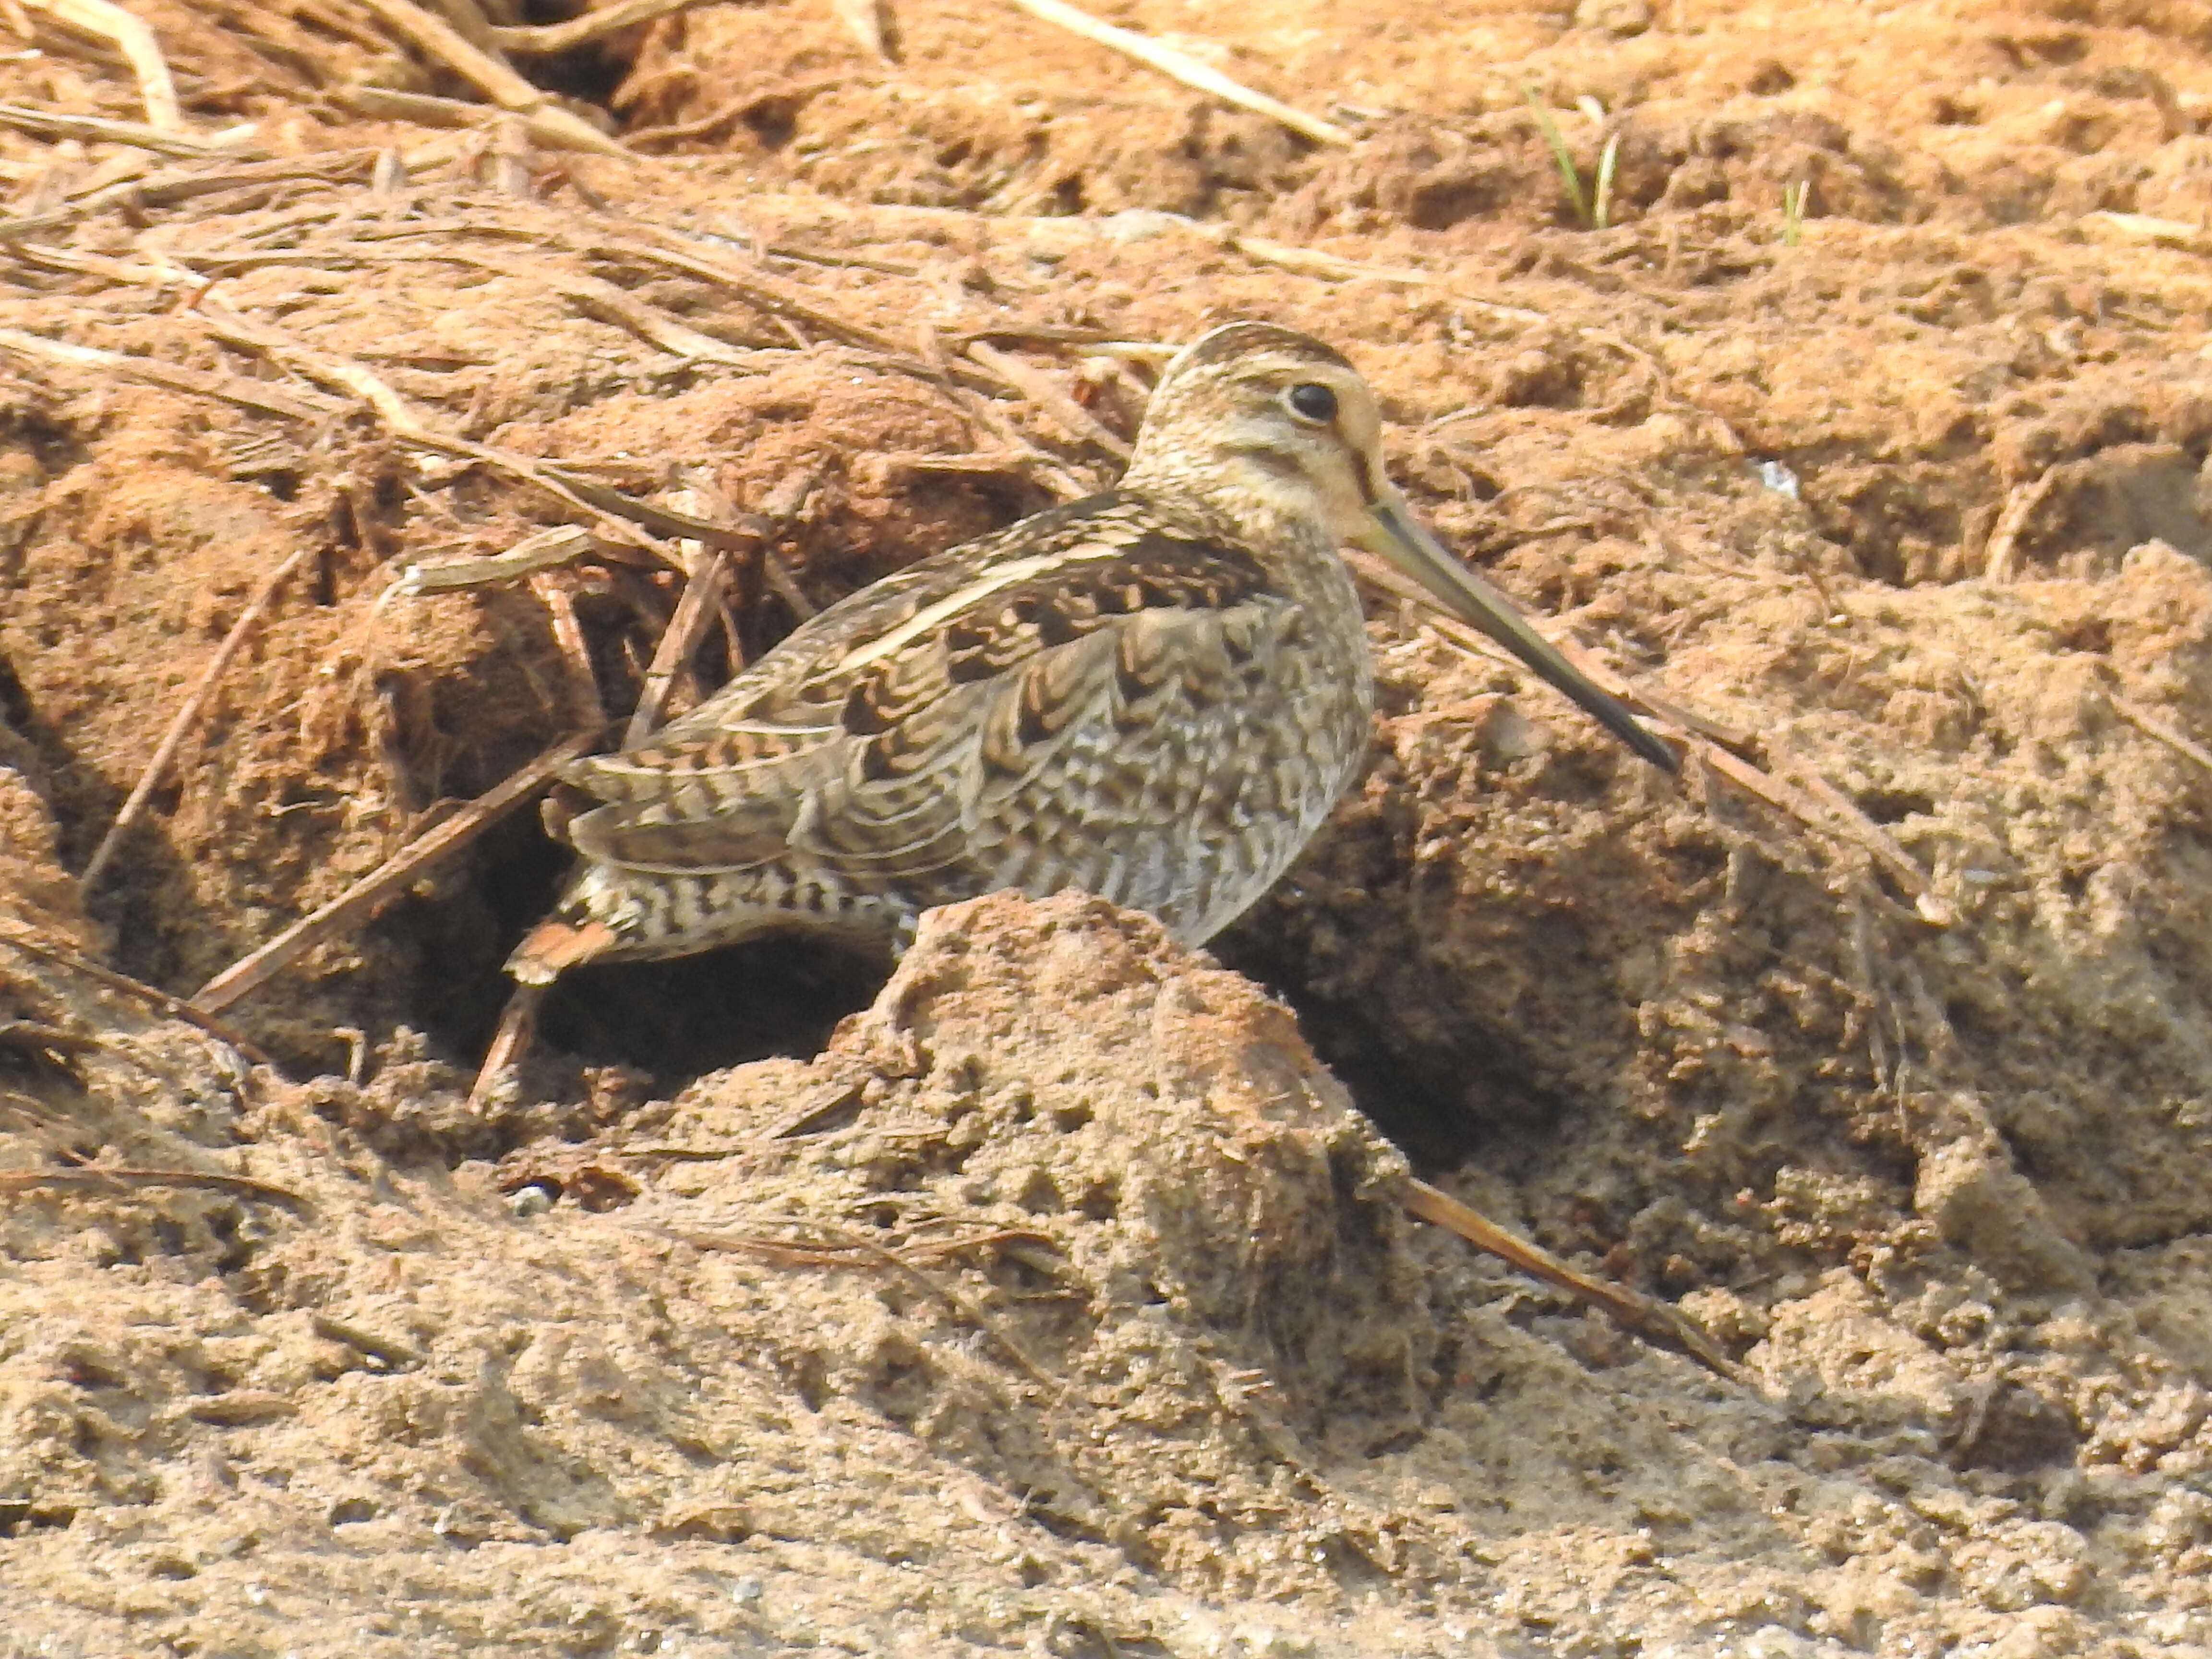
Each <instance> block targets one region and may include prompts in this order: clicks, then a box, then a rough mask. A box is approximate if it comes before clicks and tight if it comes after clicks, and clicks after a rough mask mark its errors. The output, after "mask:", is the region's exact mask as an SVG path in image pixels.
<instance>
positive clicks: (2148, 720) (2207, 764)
mask: <svg viewBox="0 0 2212 1659" xmlns="http://www.w3.org/2000/svg"><path fill="white" fill-rule="evenodd" d="M2107 695H2108V696H2111V698H2112V710H2113V712H2114V713H2115V714H2118V715H2119V717H2120V718H2121V719H2122V720H2125V721H2127V723H2128V724H2129V725H2130V726H2134V727H2136V730H2138V731H2140V732H2147V733H2148V734H2149V735H2150V736H2152V737H2154V738H2157V739H2158V740H2159V741H2160V743H2162V744H2166V746H2167V747H2169V748H2171V749H2172V750H2173V751H2174V753H2176V754H2178V755H2182V756H2185V757H2187V758H2189V759H2191V760H2193V761H2195V762H2196V763H2197V764H2198V765H2199V766H2201V767H2203V769H2205V770H2206V771H2208V772H2212V749H2207V748H2206V747H2205V746H2204V745H2203V744H2201V743H2198V742H2197V740H2196V739H2195V738H2188V737H2185V736H2183V735H2182V733H2181V732H2179V731H2177V730H2176V729H2175V728H2174V727H2172V726H2169V725H2167V724H2166V721H2164V720H2160V718H2159V717H2158V716H2157V715H2155V714H2152V713H2151V711H2150V710H2149V709H2148V708H2144V707H2143V706H2142V704H2141V703H2139V702H2136V701H2135V700H2134V699H2133V698H2131V697H2123V696H2119V695H2118V693H2117V692H2114V693H2108V694H2107Z"/></svg>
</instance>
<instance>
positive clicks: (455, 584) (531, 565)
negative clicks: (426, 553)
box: [378, 524, 595, 604]
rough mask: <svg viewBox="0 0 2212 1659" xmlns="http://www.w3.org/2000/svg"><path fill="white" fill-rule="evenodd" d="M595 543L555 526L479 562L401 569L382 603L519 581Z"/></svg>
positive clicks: (589, 536)
mask: <svg viewBox="0 0 2212 1659" xmlns="http://www.w3.org/2000/svg"><path fill="white" fill-rule="evenodd" d="M594 545H595V544H594V543H593V541H592V533H591V532H589V531H588V530H583V529H580V528H579V527H578V526H574V525H572V524H562V525H555V526H553V527H552V528H551V529H550V530H541V531H539V532H538V533H537V534H536V535H534V536H527V537H525V538H523V539H522V540H520V541H519V542H517V543H516V544H514V545H513V547H510V548H508V549H507V551H506V552H504V553H495V554H492V555H490V556H489V557H486V558H481V559H440V560H437V561H436V562H433V563H430V564H410V565H407V566H405V567H404V568H402V569H401V571H400V573H399V575H398V579H397V580H394V581H393V582H392V586H389V587H387V588H386V589H385V590H384V593H383V595H382V598H381V599H380V600H379V601H378V603H379V604H382V603H383V602H384V601H385V600H387V599H415V598H417V597H419V596H420V595H422V594H424V593H447V592H453V591H454V590H456V589H459V588H468V587H488V586H491V585H492V584H493V583H495V582H510V581H519V580H521V579H522V578H523V577H525V576H529V575H533V574H536V573H537V572H538V571H541V570H557V569H559V568H562V566H564V565H568V564H573V563H574V562H576V561H577V560H578V559H580V558H582V557H583V556H585V555H586V554H587V553H590V552H591V551H592V550H593V547H594Z"/></svg>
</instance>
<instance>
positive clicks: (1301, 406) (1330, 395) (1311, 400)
mask: <svg viewBox="0 0 2212 1659" xmlns="http://www.w3.org/2000/svg"><path fill="white" fill-rule="evenodd" d="M1288 397H1289V400H1290V405H1291V414H1293V415H1295V416H1297V417H1298V418H1299V419H1300V420H1302V421H1311V422H1313V423H1314V424H1315V425H1316V426H1321V425H1323V424H1325V423H1326V422H1330V421H1333V420H1334V419H1335V418H1336V393H1334V392H1331V391H1330V390H1329V389H1328V387H1327V386H1322V385H1319V384H1317V383H1316V382H1315V381H1312V380H1307V381H1305V382H1304V383H1303V384H1302V385H1298V386H1292V387H1291V389H1290V392H1289V393H1288Z"/></svg>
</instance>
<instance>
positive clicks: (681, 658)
mask: <svg viewBox="0 0 2212 1659" xmlns="http://www.w3.org/2000/svg"><path fill="white" fill-rule="evenodd" d="M729 570H730V556H729V554H728V553H726V552H725V551H722V550H719V549H718V550H715V551H714V552H712V553H709V554H708V556H706V557H705V558H704V559H703V560H702V561H701V562H700V564H699V568H697V569H696V570H695V571H693V572H692V573H691V579H690V580H689V581H687V582H685V583H684V597H683V598H682V599H678V601H677V602H676V614H675V615H674V616H673V617H670V618H669V621H668V626H667V627H666V628H665V629H662V630H661V635H660V642H659V645H657V646H656V647H653V665H652V666H651V667H650V668H648V669H647V671H646V676H645V689H644V690H642V691H641V692H640V693H639V694H638V699H637V708H636V709H635V712H634V713H632V714H631V715H630V717H629V730H628V731H627V732H624V733H623V747H624V748H625V749H634V748H635V747H636V746H637V745H638V744H641V743H643V742H644V741H645V740H646V739H647V738H649V737H651V736H652V735H653V729H654V728H655V727H656V726H659V724H660V711H661V710H662V709H664V708H666V707H667V706H668V694H669V691H670V690H671V689H672V688H673V687H674V685H675V684H676V677H677V675H678V673H679V672H681V671H682V670H683V668H684V664H686V663H688V662H690V660H691V653H693V652H694V651H696V650H697V649H698V647H699V641H701V640H702V639H703V638H705V637H706V633H707V629H708V625H709V624H711V623H713V621H714V617H715V614H716V602H717V601H718V600H719V599H720V598H721V593H722V585H723V583H724V582H725V581H726V580H727V579H728V576H729Z"/></svg>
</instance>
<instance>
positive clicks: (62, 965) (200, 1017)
mask: <svg viewBox="0 0 2212 1659" xmlns="http://www.w3.org/2000/svg"><path fill="white" fill-rule="evenodd" d="M0 944H6V945H13V946H14V947H15V949H16V950H18V951H22V952H23V954H24V955H26V956H28V957H36V958H37V959H38V960H40V962H45V963H52V965H53V966H54V967H57V968H59V969H63V970H64V972H67V973H71V974H75V975H78V976H79V977H81V978H84V979H88V980H90V981H92V982H93V983H94V984H95V985H98V986H100V987H103V988H104V989H106V990H110V991H115V992H119V993H120V994H123V995H125V996H127V997H130V998H131V999H132V1000H134V1001H137V1002H142V1003H144V1004H145V1005H146V1006H148V1007H149V1008H152V1009H153V1010H154V1011H155V1012H156V1013H159V1014H161V1015H163V1016H165V1017H166V1018H170V1019H177V1020H182V1021H183V1022H184V1023H185V1024H187V1025H194V1026H197V1027H198V1028H199V1029H200V1030H203V1031H204V1032H206V1033H207V1034H208V1035H209V1036H211V1037H214V1038H216V1039H217V1040H218V1041H219V1042H224V1043H226V1044H228V1046H229V1047H231V1048H235V1049H236V1050H237V1051H238V1052H239V1053H240V1054H243V1055H244V1056H245V1057H246V1059H247V1060H251V1061H252V1063H253V1064H254V1065H256V1066H268V1067H269V1068H270V1070H271V1071H276V1070H277V1069H278V1067H277V1065H276V1061H275V1060H272V1059H270V1057H269V1055H268V1054H265V1053H264V1051H263V1050H262V1049H260V1048H258V1047H256V1046H255V1044H254V1042H253V1041H252V1039H251V1038H250V1037H247V1036H245V1035H244V1034H243V1033H242V1032H240V1031H239V1030H236V1029H234V1027H232V1026H231V1025H230V1024H228V1023H227V1022H225V1021H223V1020H220V1019H217V1018H215V1017H214V1016H213V1015H211V1014H206V1013H203V1012H201V1011H200V1010H198V1009H197V1008H195V1007H193V1006H191V1004H190V1003H188V1002H186V1001H185V1000H183V999H182V998H181V997H173V996H171V995H170V994H168V993H167V991H164V990H161V989H159V988H158V987H155V986H151V985H149V984H147V983H145V982H144V981H142V980H135V979H133V978H131V976H130V975H128V974H120V973H118V972H116V970H115V969H112V968H108V967H105V966H103V965H102V964H100V963H97V962H93V961H90V960H88V959H87V958H86V957H81V956H79V955H78V954H77V953H76V951H68V950H64V949H63V948H62V947H61V946H59V945H47V944H46V943H44V942H42V941H41V940H39V939H27V938H25V937H24V936H23V935H22V934H21V933H16V932H15V931H13V930H12V929H0Z"/></svg>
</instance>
